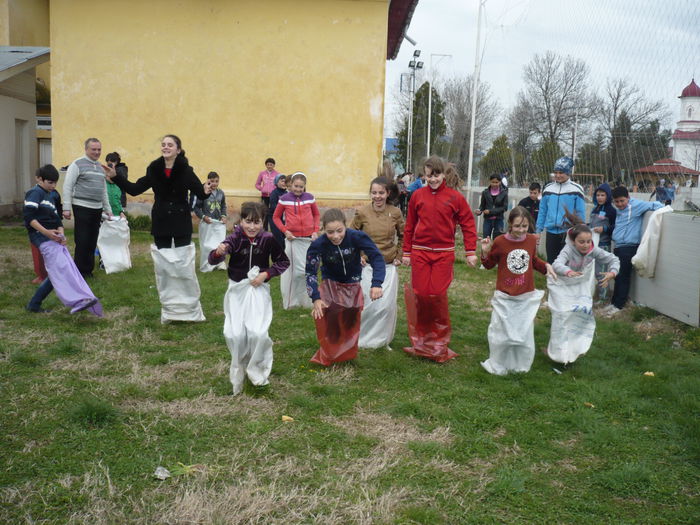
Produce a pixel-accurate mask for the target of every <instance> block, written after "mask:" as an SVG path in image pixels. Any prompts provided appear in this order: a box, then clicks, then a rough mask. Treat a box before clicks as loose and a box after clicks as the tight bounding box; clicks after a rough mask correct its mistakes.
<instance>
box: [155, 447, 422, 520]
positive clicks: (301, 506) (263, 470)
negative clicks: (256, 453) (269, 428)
mask: <svg viewBox="0 0 700 525" xmlns="http://www.w3.org/2000/svg"><path fill="white" fill-rule="evenodd" d="M244 460H245V458H238V461H234V464H237V465H241V464H245V463H246V462H245V461H244ZM323 462H324V458H323V457H322V456H318V457H317V458H310V459H309V460H308V461H307V462H305V463H301V462H300V461H299V460H298V459H296V458H291V457H282V456H271V457H268V458H266V462H265V464H264V465H262V466H260V465H257V466H256V468H255V471H253V470H252V469H249V470H244V471H236V472H230V473H227V474H226V476H225V477H226V479H227V482H225V483H224V482H221V481H219V482H216V483H207V482H206V480H203V479H192V480H185V481H184V482H181V483H179V484H177V485H172V488H173V494H172V498H170V497H169V498H167V501H166V502H165V503H163V504H161V506H160V508H159V509H157V511H156V512H155V514H154V515H152V519H153V520H154V522H161V523H172V524H186V523H187V524H189V523H227V524H238V523H265V524H268V523H270V524H282V523H284V524H296V523H320V524H334V525H335V524H338V525H340V524H346V523H353V524H370V523H391V522H393V520H394V518H395V515H396V511H397V510H398V507H399V506H400V505H402V504H403V503H405V502H406V501H408V500H409V492H408V491H407V490H405V489H396V488H389V489H387V490H380V489H378V488H375V487H372V486H368V485H364V486H362V487H359V489H358V490H357V493H356V494H354V495H353V497H349V494H348V490H352V489H350V487H358V485H357V481H358V480H357V478H356V477H355V474H354V473H352V472H350V471H348V469H347V468H342V469H341V468H338V469H337V472H340V471H342V472H344V473H345V474H343V475H341V476H337V475H336V469H334V470H333V471H332V472H329V473H332V474H333V475H332V476H323V477H322V479H321V482H320V483H319V484H314V485H313V486H311V485H307V484H304V483H300V482H299V479H300V478H301V479H303V477H304V475H311V474H314V473H315V474H318V472H315V470H316V469H317V468H318V465H322V464H323ZM344 466H345V467H348V466H350V464H348V465H344ZM219 474H220V475H219V479H220V480H222V479H223V478H224V473H223V472H220V473H219ZM166 483H167V482H166ZM168 488H170V487H168ZM160 499H161V500H162V498H160ZM411 501H415V498H411Z"/></svg>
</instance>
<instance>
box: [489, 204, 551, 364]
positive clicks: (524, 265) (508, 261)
mask: <svg viewBox="0 0 700 525" xmlns="http://www.w3.org/2000/svg"><path fill="white" fill-rule="evenodd" d="M533 228H534V222H533V220H532V217H531V216H530V212H528V211H527V210H526V209H525V208H523V207H522V206H516V207H515V208H513V209H512V210H511V212H510V214H509V215H508V233H506V234H505V235H501V236H499V237H496V239H495V240H494V241H491V239H490V238H489V237H484V238H483V239H482V240H481V263H482V264H483V265H484V267H485V268H493V267H494V266H496V265H498V276H497V277H496V292H495V293H494V295H493V299H492V300H491V305H492V306H493V309H492V311H491V323H490V324H489V329H488V340H489V350H490V354H489V358H488V359H487V360H486V361H484V362H483V363H481V366H483V367H484V369H486V371H487V372H490V373H491V374H496V375H506V374H507V373H509V372H528V371H529V370H530V367H531V366H532V361H533V360H534V358H535V337H534V321H535V315H537V310H538V308H539V306H540V300H541V299H542V296H543V295H544V291H542V290H535V278H534V274H533V270H537V271H538V272H540V273H543V274H546V275H550V276H552V278H553V279H556V273H555V272H554V270H553V269H552V265H550V264H549V263H546V262H545V261H543V260H542V259H540V258H539V257H537V236H535V235H532V234H531V233H528V232H532V231H533Z"/></svg>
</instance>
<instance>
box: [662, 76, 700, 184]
mask: <svg viewBox="0 0 700 525" xmlns="http://www.w3.org/2000/svg"><path fill="white" fill-rule="evenodd" d="M678 98H679V99H680V101H681V115H680V117H681V118H680V120H679V121H678V124H677V127H676V130H675V131H674V132H673V136H672V137H671V138H672V139H673V160H674V161H677V162H678V163H680V164H681V165H682V166H684V167H686V168H690V169H691V171H695V172H696V173H697V170H700V86H698V85H697V84H696V83H695V79H693V80H691V81H690V84H688V85H687V86H686V87H685V88H684V89H683V91H682V92H681V96H680V97H678ZM659 162H660V161H659ZM695 183H696V184H697V176H696V178H695Z"/></svg>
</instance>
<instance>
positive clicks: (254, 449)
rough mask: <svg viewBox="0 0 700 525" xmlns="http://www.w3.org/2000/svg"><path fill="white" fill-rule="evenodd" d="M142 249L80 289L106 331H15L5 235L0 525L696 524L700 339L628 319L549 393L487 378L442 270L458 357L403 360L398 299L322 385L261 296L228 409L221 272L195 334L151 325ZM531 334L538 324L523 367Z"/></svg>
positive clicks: (17, 315) (144, 238)
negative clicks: (379, 334) (246, 360)
mask: <svg viewBox="0 0 700 525" xmlns="http://www.w3.org/2000/svg"><path fill="white" fill-rule="evenodd" d="M149 241H150V238H149V236H148V235H147V233H143V232H132V258H133V263H134V268H133V269H132V270H130V271H128V272H125V273H120V274H115V275H109V276H107V275H105V274H104V273H99V274H98V275H97V277H95V278H94V279H93V280H91V281H90V285H91V286H92V288H93V290H94V292H95V293H96V294H97V295H98V296H99V297H100V298H102V302H103V306H104V309H105V313H106V317H105V318H104V319H96V318H94V317H92V316H90V315H89V314H88V313H85V312H84V313H81V314H78V315H75V316H71V315H70V314H69V313H68V312H67V310H66V309H65V308H64V307H63V306H62V305H61V304H60V303H59V302H58V300H57V299H56V297H55V296H54V295H51V296H50V297H49V298H48V299H47V301H46V304H45V307H46V308H51V309H52V313H50V314H41V315H32V314H29V313H27V312H25V311H24V308H23V307H24V305H25V304H26V302H27V301H28V300H29V297H30V295H31V293H32V292H33V290H34V287H33V286H32V285H31V284H29V280H30V279H31V278H32V275H31V253H30V250H29V246H28V242H27V239H26V233H25V232H24V231H23V230H22V229H21V228H16V227H3V236H2V238H0V247H1V251H0V253H1V255H0V261H2V264H1V265H0V278H2V282H3V283H4V286H3V289H2V292H1V293H0V329H1V330H2V338H1V340H0V357H1V358H2V366H0V406H2V410H0V425H1V428H2V434H1V435H2V445H1V446H0V455H1V457H0V459H1V460H2V464H3V468H2V469H0V522H2V523H32V522H37V523H66V522H73V523H91V524H92V523H109V524H111V523H143V524H150V523H285V524H286V523H342V524H344V523H401V524H403V523H426V524H434V523H449V524H453V523H474V524H481V523H575V524H579V523H583V524H588V523H590V524H599V523H654V524H656V523H698V522H700V505H699V502H698V498H699V493H698V486H700V470H699V468H698V467H699V466H700V439H698V436H700V418H699V417H698V416H699V415H700V414H699V407H700V400H699V399H700V396H699V395H698V394H700V361H699V355H698V351H699V350H700V330H698V329H692V328H690V327H687V326H685V325H682V324H680V323H677V322H675V321H673V320H670V319H668V318H665V317H663V316H657V315H656V313H655V312H653V311H651V310H648V309H645V308H630V309H629V311H628V312H625V313H623V315H622V316H621V317H620V318H619V319H616V320H606V319H599V320H598V329H597V333H596V338H595V340H594V342H593V345H592V348H591V350H590V351H589V353H588V355H586V356H584V357H583V358H581V359H580V360H579V361H578V362H577V363H576V364H575V365H574V366H573V367H571V368H570V369H569V370H567V371H565V372H564V373H563V374H561V375H558V374H556V373H555V372H553V371H552V364H551V363H550V362H549V361H548V359H547V358H546V357H545V356H544V355H543V354H542V353H541V352H539V351H538V353H537V356H536V358H535V362H534V365H533V367H532V370H531V371H530V372H529V373H528V374H521V375H512V376H507V377H495V376H490V375H488V374H487V373H486V372H484V371H483V370H482V369H481V367H480V366H479V361H482V360H484V359H485V358H486V357H487V356H488V345H487V342H486V328H487V326H488V322H489V317H490V311H489V306H490V305H489V299H490V297H491V295H492V293H493V288H494V280H495V272H488V271H479V270H472V269H469V268H467V266H466V265H465V264H464V263H463V262H458V263H457V264H456V266H455V282H454V283H453V285H452V287H451V290H450V303H451V314H452V323H453V330H454V333H453V340H452V345H451V346H452V348H453V349H454V350H455V351H456V352H458V353H459V354H460V356H459V357H458V358H457V359H455V360H453V361H451V362H448V363H446V364H442V365H438V364H435V363H432V362H429V361H424V360H419V359H416V358H413V357H409V356H408V355H406V354H404V353H403V352H402V351H401V348H402V346H404V345H406V344H407V342H408V338H407V334H406V328H405V325H404V320H405V312H404V309H403V304H402V303H403V301H402V300H400V306H399V324H398V327H397V334H396V338H395V340H394V342H393V343H392V345H391V346H392V348H393V351H388V350H385V349H381V350H362V351H361V352H360V355H359V357H358V359H357V360H355V361H354V362H350V363H346V364H341V365H338V366H334V367H331V368H329V369H324V368H321V367H318V366H316V365H312V364H310V363H309V358H310V357H311V356H312V355H313V353H314V352H315V351H316V349H317V346H316V345H317V342H316V338H315V331H314V325H313V321H312V319H311V317H310V315H309V312H307V311H302V310H292V311H284V310H282V308H281V301H280V297H279V284H278V281H277V280H275V281H273V284H272V287H271V289H272V295H273V305H274V316H275V317H274V319H273V323H272V327H271V330H270V335H271V337H272V339H273V340H274V342H275V363H274V366H273V372H272V376H271V386H270V387H269V388H268V389H262V390H261V389H256V388H253V387H252V386H250V385H247V386H246V388H245V390H244V393H243V394H242V395H241V396H238V397H233V396H231V395H230V393H231V386H230V383H229V381H228V365H229V354H228V350H227V348H226V345H225V343H224V340H223V335H222V329H223V320H224V317H223V308H222V300H223V296H224V292H225V290H226V286H227V280H226V277H225V274H224V273H223V272H216V273H209V274H199V279H200V286H201V288H202V305H203V308H204V311H205V314H206V316H207V321H206V322H204V323H200V324H186V323H179V324H171V325H166V326H163V325H161V324H160V306H159V303H158V295H157V291H156V289H155V279H154V275H153V267H152V262H151V260H150V256H149V254H148V244H149ZM69 246H70V247H71V249H72V244H69ZM400 274H401V279H402V281H405V280H406V278H407V276H408V274H407V271H406V270H405V269H401V271H400ZM538 286H540V287H541V286H543V282H542V280H541V279H540V278H539V277H538ZM548 335H549V314H548V312H546V311H541V312H540V313H539V314H538V317H537V321H536V327H535V339H536V345H537V348H538V350H540V349H542V348H544V347H545V346H546V344H547V339H548ZM647 371H651V372H654V376H645V375H644V372H647ZM283 415H287V416H291V417H292V418H294V421H292V422H283V421H282V420H281V418H282V416H283ZM158 466H164V467H166V468H168V469H169V470H170V471H171V473H172V474H173V476H172V477H171V478H169V479H167V480H165V481H159V480H156V479H155V478H154V476H153V472H154V471H155V469H156V467H158Z"/></svg>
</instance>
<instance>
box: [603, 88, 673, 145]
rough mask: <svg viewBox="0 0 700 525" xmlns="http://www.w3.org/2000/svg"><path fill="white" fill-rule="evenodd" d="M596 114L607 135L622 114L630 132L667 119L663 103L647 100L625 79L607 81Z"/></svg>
mask: <svg viewBox="0 0 700 525" xmlns="http://www.w3.org/2000/svg"><path fill="white" fill-rule="evenodd" d="M597 113H598V114H597V120H598V122H599V123H600V125H601V126H602V127H603V129H605V130H606V131H607V132H608V134H611V133H612V132H613V130H614V129H615V128H616V127H617V125H618V120H619V118H620V115H621V114H623V113H624V114H625V115H626V117H627V118H628V119H629V123H630V126H631V129H632V131H635V130H637V129H638V128H641V127H644V126H646V125H647V124H649V123H650V122H652V121H654V120H658V121H659V122H663V121H664V120H666V119H667V118H668V117H669V112H668V108H667V106H666V104H664V102H663V101H661V100H657V101H650V100H647V99H646V97H645V96H644V94H643V93H642V92H641V91H640V89H639V88H638V87H637V86H634V85H633V84H631V82H630V81H629V80H628V79H626V78H618V79H608V80H607V82H606V85H605V93H604V95H603V98H602V100H601V101H600V103H599V104H598V112H597Z"/></svg>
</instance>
